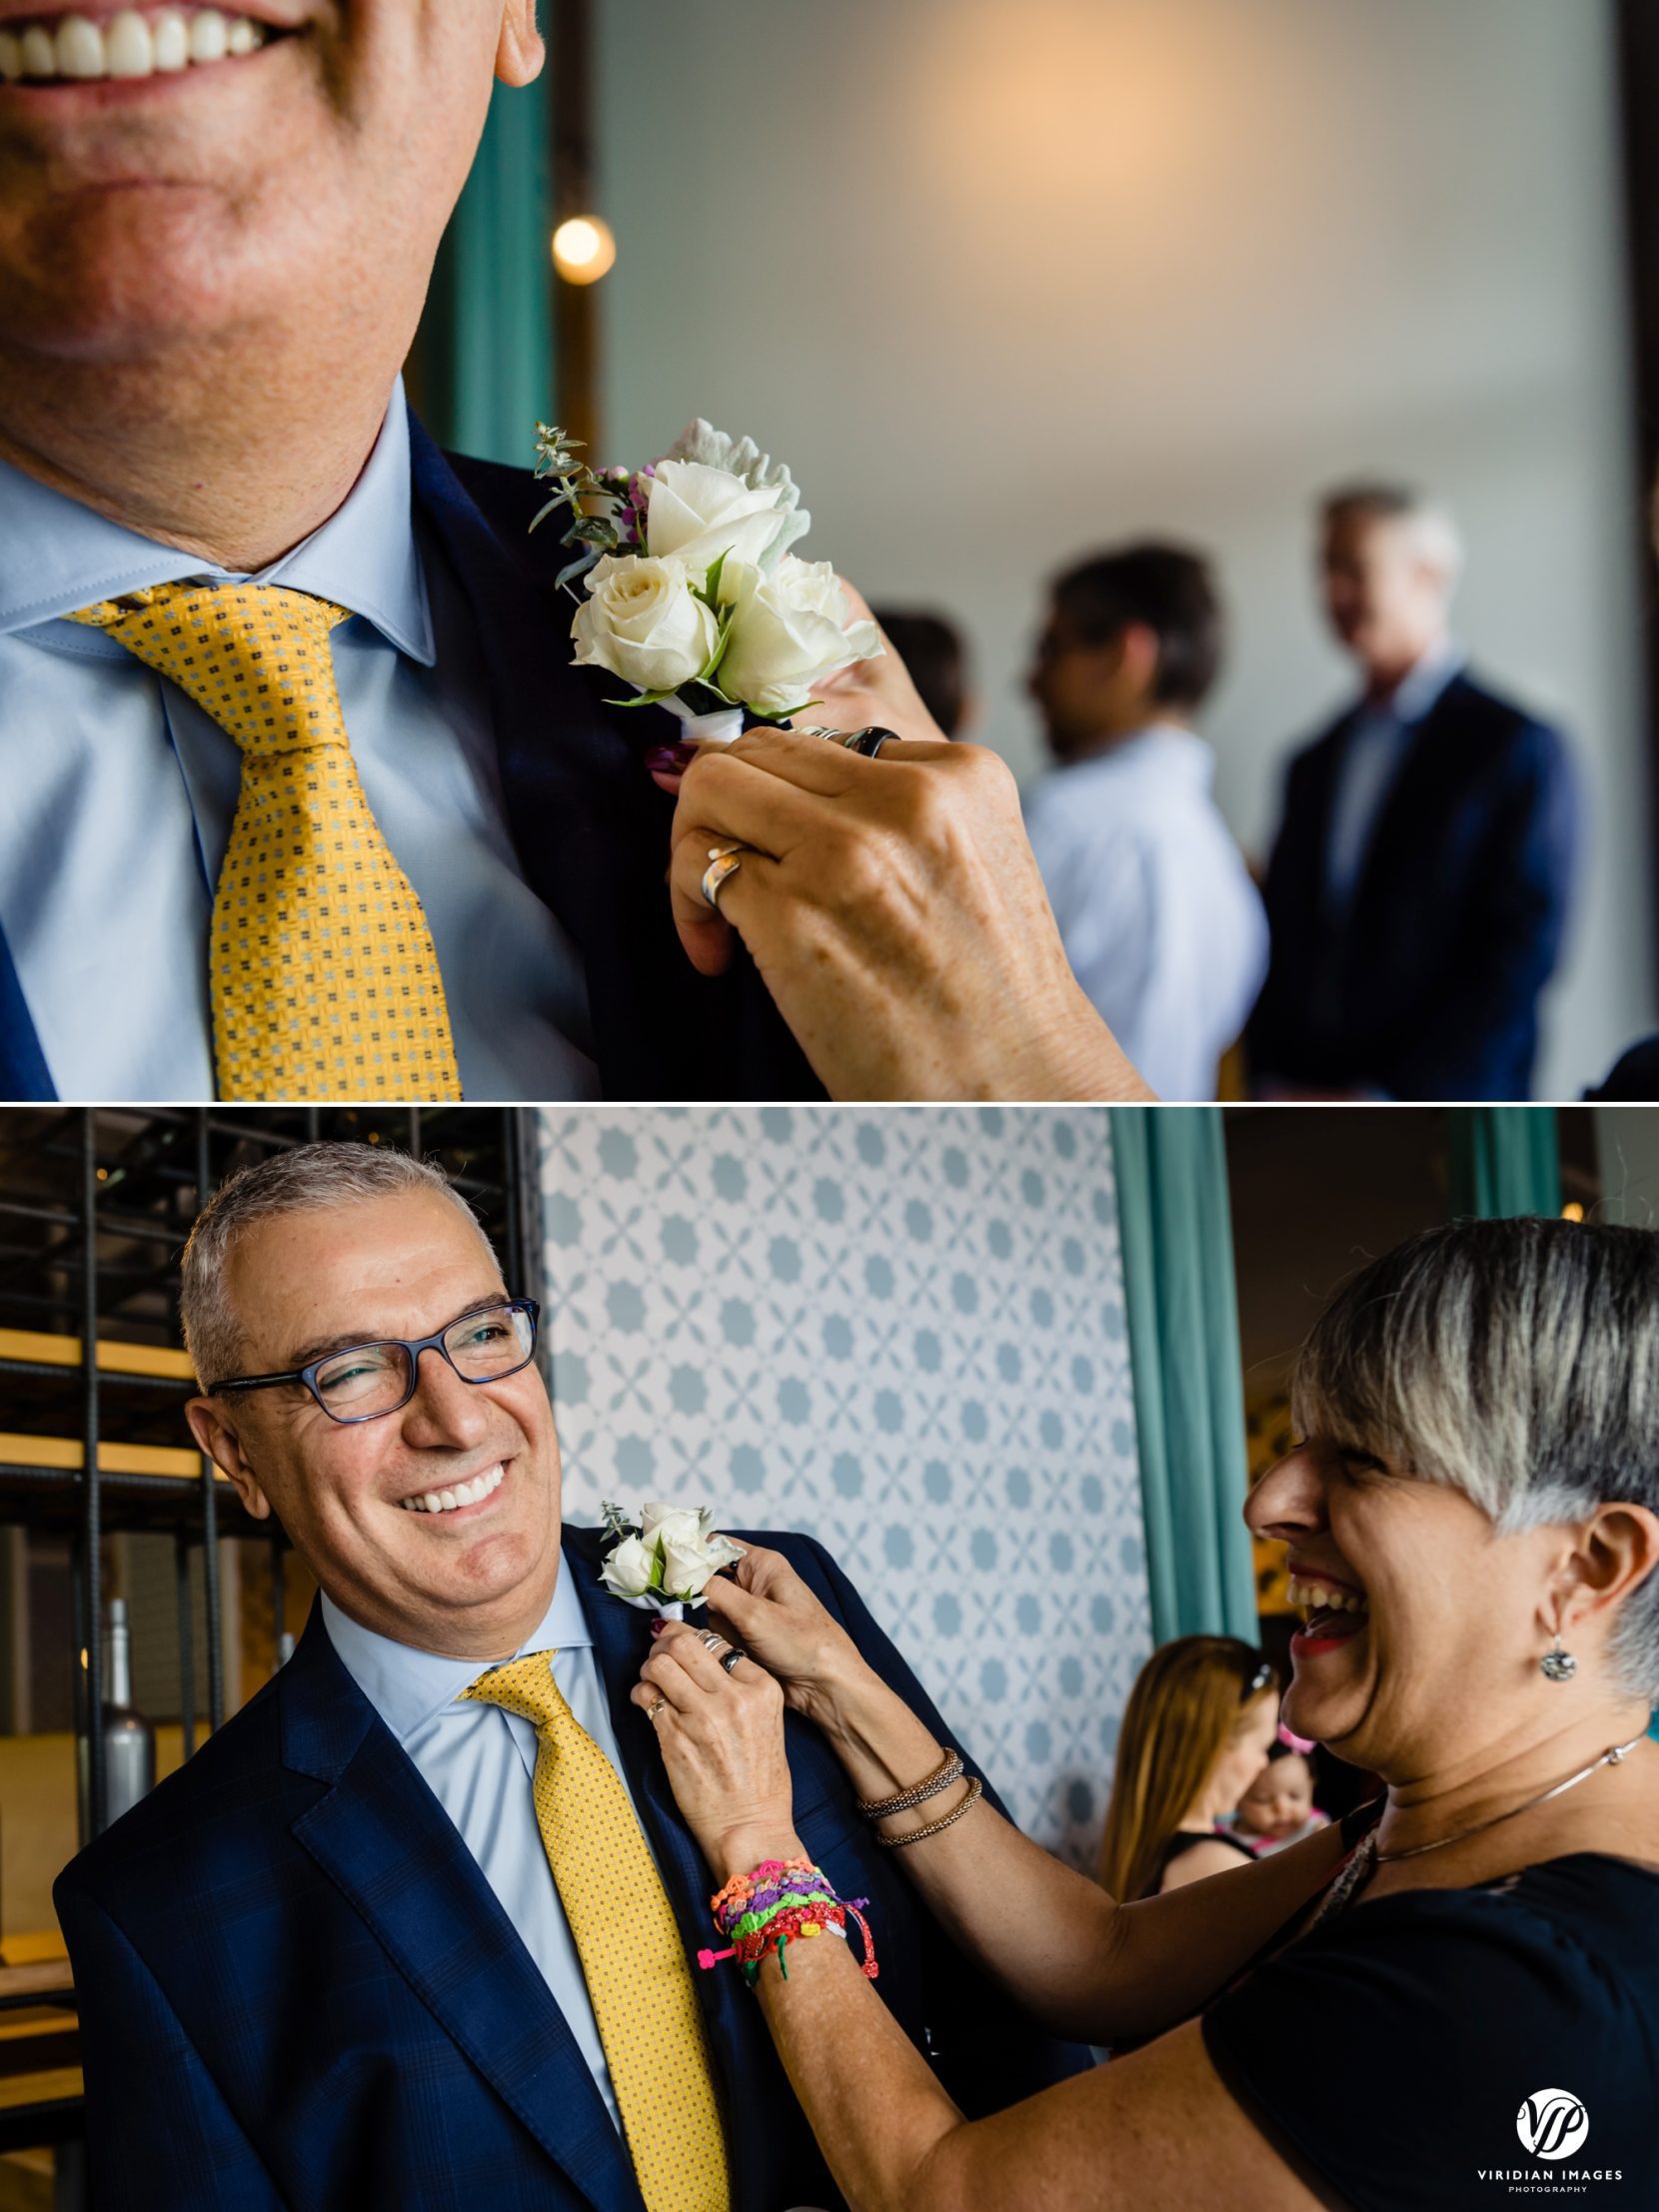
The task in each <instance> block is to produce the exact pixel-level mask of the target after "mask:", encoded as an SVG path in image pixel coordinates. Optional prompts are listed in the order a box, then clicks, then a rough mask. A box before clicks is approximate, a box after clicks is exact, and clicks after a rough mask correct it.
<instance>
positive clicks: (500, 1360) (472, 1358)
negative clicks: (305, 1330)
mask: <svg viewBox="0 0 1659 2212" xmlns="http://www.w3.org/2000/svg"><path fill="white" fill-rule="evenodd" d="M444 1349H445V1351H446V1352H447V1353H448V1354H449V1356H450V1360H451V1362H452V1364H453V1365H454V1368H455V1371H456V1373H457V1374H458V1375H461V1376H463V1377H465V1379H466V1380H467V1381H468V1382H469V1383H488V1382H490V1381H492V1380H493V1379H494V1378H496V1377H498V1376H502V1375H512V1374H515V1373H517V1371H518V1370H519V1369H520V1368H521V1367H524V1366H525V1365H526V1364H527V1363H528V1361H529V1360H530V1357H531V1355H532V1353H533V1352H534V1351H535V1349H536V1325H535V1323H534V1322H533V1321H532V1320H531V1317H530V1316H529V1314H527V1313H523V1312H516V1311H515V1310H514V1309H513V1308H512V1307H509V1306H491V1307H489V1308H487V1309H486V1310H485V1311H484V1312H482V1313H476V1314H467V1315H464V1316H463V1318H462V1319H461V1320H460V1321H458V1322H456V1323H455V1324H454V1325H453V1326H452V1327H451V1328H449V1329H448V1330H446V1331H445V1333H444ZM317 1395H318V1397H319V1398H320V1399H321V1401H322V1403H323V1406H324V1409H325V1411H327V1412H328V1413H331V1414H333V1415H334V1416H335V1418H336V1419H337V1420H340V1421H364V1420H367V1419H370V1418H372V1417H373V1416H374V1415H375V1414H381V1413H392V1412H394V1411H395V1410H396V1409H397V1408H398V1407H399V1406H401V1405H403V1404H404V1403H405V1401H406V1400H407V1399H408V1398H409V1397H410V1395H411V1391H410V1373H409V1353H408V1351H407V1350H406V1349H405V1347H404V1346H403V1345H401V1344H361V1345H357V1346H355V1347H354V1348H353V1349H352V1350H351V1351H349V1352H339V1353H336V1354H335V1356H334V1358H333V1359H331V1360H325V1361H324V1362H323V1364H322V1366H321V1367H319V1368H318V1370H317Z"/></svg>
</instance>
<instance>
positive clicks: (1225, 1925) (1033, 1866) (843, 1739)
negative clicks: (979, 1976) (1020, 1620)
mask: <svg viewBox="0 0 1659 2212" xmlns="http://www.w3.org/2000/svg"><path fill="white" fill-rule="evenodd" d="M821 1724H822V1725H823V1726H824V1729H825V1733H826V1735H827V1736H828V1738H829V1740H830V1743H831V1744H832V1745H833V1746H834V1748H835V1750H836V1752H837V1754H838V1755H839V1757H840V1759H841V1762H842V1764H843V1765H844V1766H845V1768H846V1772H847V1775H848V1778H849V1779H850V1781H851V1783H852V1786H853V1788H854V1789H855V1790H856V1791H857V1793H858V1795H859V1797H860V1798H862V1799H864V1800H866V1801H867V1800H870V1799H873V1798H878V1797H883V1796H894V1795H897V1794H898V1793H900V1792H901V1791H903V1790H906V1789H908V1788H910V1787H911V1786H912V1785H913V1784H915V1783H916V1782H918V1781H920V1780H922V1779H923V1778H924V1777H925V1776H926V1775H927V1774H929V1773H930V1772H931V1771H932V1770H933V1769H934V1768H935V1767H936V1766H937V1764H938V1762H939V1757H940V1754H941V1751H942V1746H941V1745H940V1744H939V1743H938V1742H937V1740H936V1738H935V1737H934V1735H933V1733H932V1731H931V1730H930V1729H929V1728H927V1727H926V1726H925V1725H924V1724H923V1723H922V1722H921V1721H920V1720H918V1719H917V1718H916V1715H915V1714H914V1713H913V1712H912V1711H911V1710H910V1708H909V1706H908V1705H906V1704H905V1703H904V1701H903V1699H902V1698H900V1697H898V1696H897V1695H896V1694H895V1693H894V1692H893V1691H892V1690H890V1689H888V1688H887V1686H886V1684H885V1683H884V1682H882V1681H881V1680H880V1679H879V1678H878V1677H877V1676H876V1675H874V1674H873V1673H867V1672H866V1673H864V1674H860V1675H859V1676H857V1677H856V1678H854V1679H852V1680H850V1681H849V1682H848V1683H847V1684H845V1685H844V1686H842V1687H841V1688H840V1689H839V1690H838V1691H837V1694H836V1696H835V1698H834V1700H833V1704H832V1706H831V1707H830V1708H828V1709H826V1710H825V1711H824V1712H823V1714H822V1716H821ZM965 1788H966V1785H965V1783H962V1782H957V1783H955V1784H953V1785H952V1787H951V1788H950V1789H949V1790H947V1791H943V1792H941V1793H940V1794H939V1795H938V1796H936V1797H930V1798H928V1799H926V1801H925V1802H924V1803H922V1804H921V1805H918V1806H916V1807H915V1808H914V1809H913V1810H911V1811H908V1812H905V1813H901V1814H898V1815H895V1816H894V1817H892V1818H890V1819H886V1820H883V1821H881V1822H880V1828H881V1831H882V1832H883V1833H884V1834H887V1835H894V1836H896V1835H902V1834H905V1833H908V1832H911V1831H913V1830H914V1829H916V1828H918V1827H920V1826H922V1825H923V1824H924V1823H928V1822H931V1821H933V1820H936V1819H939V1818H941V1817H943V1816H944V1815H945V1814H946V1813H948V1812H949V1811H950V1810H951V1809H952V1808H953V1807H954V1806H955V1805H957V1804H958V1803H959V1802H960V1801H961V1798H962V1796H963V1795H964V1793H965ZM1341 1850H1342V1846H1341V1838H1340V1831H1339V1830H1337V1829H1336V1828H1334V1827H1332V1828H1325V1829H1321V1830H1320V1831H1319V1833H1318V1834H1317V1835H1315V1836H1310V1837H1309V1838H1308V1840H1307V1841H1306V1842H1305V1843H1300V1844H1297V1845H1296V1846H1294V1848H1292V1849H1290V1850H1287V1851H1279V1852H1276V1853H1274V1854H1273V1855H1272V1856H1271V1857H1268V1858H1265V1859H1259V1860H1257V1861H1256V1863H1255V1864H1254V1865H1252V1866H1241V1867H1240V1868H1239V1869H1238V1871H1237V1872H1236V1873H1231V1874H1217V1875H1214V1876H1213V1877H1211V1879H1209V1880H1208V1881H1201V1882H1194V1883H1192V1884H1191V1885H1190V1886H1189V1887H1187V1888H1185V1889H1176V1890H1171V1891H1169V1892H1168V1893H1167V1894H1166V1895H1163V1896H1159V1897H1150V1898H1147V1899H1146V1900H1144V1902H1142V1903H1139V1904H1131V1905H1126V1906H1119V1905H1118V1904H1117V1903H1116V1902H1114V1900H1113V1899H1112V1898H1111V1897H1109V1896H1108V1895H1107V1894H1106V1892H1105V1891H1104V1890H1103V1889H1101V1888H1100V1887H1099V1886H1098V1884H1097V1883H1095V1882H1093V1881H1090V1880H1088V1879H1087V1878H1086V1876H1084V1875H1082V1874H1079V1873H1077V1872H1075V1871H1074V1870H1073V1869H1072V1868H1071V1867H1069V1866H1064V1865H1062V1864H1061V1863H1060V1861H1059V1860H1058V1859H1056V1858H1054V1857H1053V1856H1052V1855H1051V1854H1050V1853H1049V1852H1047V1851H1045V1850H1043V1849H1041V1848H1040V1846H1039V1845H1037V1844H1035V1843H1033V1842H1032V1841H1031V1840H1030V1839H1029V1837H1028V1836H1024V1835H1021V1834H1020V1832H1019V1831H1018V1829H1017V1828H1015V1827H1013V1826H1011V1825H1010V1824H1009V1822H1007V1821H1006V1820H1004V1819H1003V1818H1002V1817H1001V1816H1000V1814H998V1813H997V1812H995V1811H994V1810H993V1809H992V1808H991V1807H990V1806H989V1805H986V1804H983V1803H980V1804H976V1805H974V1806H973V1807H972V1808H971V1810H969V1811H968V1812H967V1813H965V1814H964V1815H963V1817H962V1818H961V1819H960V1820H958V1821H956V1822H955V1823H954V1824H953V1825H952V1826H951V1827H948V1828H946V1829H944V1830H943V1831H942V1832H941V1833H939V1834H937V1835H930V1836H927V1837H924V1838H923V1839H922V1840H921V1841H919V1842H917V1843H913V1844H910V1845H907V1846H901V1847H899V1848H898V1850H897V1852H896V1855H897V1857H898V1859H899V1862H900V1863H901V1865H902V1866H903V1868H904V1871H905V1873H906V1874H907V1875H908V1876H909V1877H910V1879H911V1880H912V1881H913V1883H914V1884H915V1886H916V1888H917V1889H918V1890H919V1891H920V1893H921V1895H922V1896H923V1897H924V1898H925V1899H926V1901H927V1903H928V1905H929V1906H930V1908H931V1909H932V1912H933V1915H934V1917H935V1918H936V1919H937V1920H938V1921H939V1922H940V1924H941V1925H942V1926H943V1927H944V1928H945V1930H946V1931H947V1932H948V1934H949V1935H950V1936H951V1937H952V1939H953V1940H954V1941H955V1942H956V1944H957V1945H958V1946H959V1948H960V1949H962V1950H963V1951H965V1952H966V1953H967V1955H968V1956H969V1957H971V1958H973V1959H974V1960H975V1961H976V1962H977V1963H978V1964H979V1965H980V1966H981V1967H983V1968H984V1970H985V1971H986V1972H987V1973H989V1974H990V1975H992V1976H993V1978H994V1979H995V1980H996V1981H997V1982H999V1983H1000V1984H1001V1986H1002V1987H1003V1988H1004V1989H1006V1990H1007V1991H1008V1993H1009V1994H1010V1995H1011V1996H1013V1997H1014V1998H1015V1999H1017V2001H1018V2002H1019V2003H1020V2005H1021V2006H1022V2007H1023V2008H1024V2010H1025V2011H1026V2012H1028V2013H1029V2014H1030V2016H1031V2017H1032V2018H1033V2019H1034V2020H1036V2021H1037V2022H1038V2023H1039V2025H1041V2026H1042V2027H1044V2028H1046V2029H1048V2030H1049V2031H1050V2032H1051V2033H1054V2034H1059V2035H1067V2036H1074V2037H1077V2038H1080V2039H1081V2040H1083V2041H1087V2042H1093V2043H1116V2042H1130V2041H1134V2042H1138V2041H1142V2040H1144V2039H1145V2038H1146V2037H1148V2036H1151V2035H1157V2034H1161V2033H1162V2032H1163V2030H1164V2029H1166V2028H1169V2027H1173V2026H1174V2025H1176V2023H1177V2022H1179V2021H1181V2020H1185V2019H1188V2018H1190V2017H1191V2015H1192V2014H1193V2013H1194V2012H1196V2011H1198V2010H1199V2009H1200V2007H1201V2006H1203V2005H1204V2004H1205V2003H1206V2002H1207V2001H1208V2000H1209V1998H1210V1997H1212V1996H1213V1995H1214V1994H1215V1992H1216V1991H1217V1990H1218V1989H1220V1988H1223V1987H1224V1986H1225V1985H1226V1983H1227V1982H1228V1981H1230V1980H1231V1978H1232V1977H1233V1975H1234V1974H1236V1973H1237V1972H1238V1971H1239V1970H1240V1969H1241V1968H1242V1967H1244V1966H1245V1965H1247V1964H1248V1962H1249V1961H1250V1959H1252V1958H1253V1957H1254V1956H1255V1954H1256V1952H1257V1951H1258V1950H1260V1949H1261V1947H1262V1945H1263V1944H1264V1943H1266V1942H1268V1941H1269V1940H1270V1939H1271V1938H1272V1936H1273V1935H1274V1934H1275V1933H1276V1932H1277V1931H1278V1929H1279V1928H1280V1927H1281V1926H1283V1924H1284V1923H1285V1921H1287V1920H1288V1919H1290V1918H1291V1916H1292V1915H1293V1914H1294V1913H1295V1912H1296V1911H1297V1909H1298V1908H1299V1907H1300V1906H1301V1905H1303V1904H1305V1903H1306V1902H1307V1901H1308V1899H1309V1898H1311V1897H1312V1896H1314V1895H1315V1894H1316V1893H1317V1892H1318V1890H1319V1889H1320V1888H1321V1887H1323V1885H1324V1883H1325V1882H1326V1881H1328V1880H1329V1878H1330V1875H1331V1873H1332V1872H1333V1871H1334V1869H1335V1866H1336V1864H1337V1862H1338V1860H1339V1859H1340V1857H1341ZM879 1937H880V1931H879V1929H877V1930H876V1938H877V1942H879Z"/></svg>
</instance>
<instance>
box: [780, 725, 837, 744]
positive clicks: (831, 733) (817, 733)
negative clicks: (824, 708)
mask: <svg viewBox="0 0 1659 2212" xmlns="http://www.w3.org/2000/svg"><path fill="white" fill-rule="evenodd" d="M792 726H793V728H794V730H795V733H796V735H797V736H798V737H828V738H829V739H830V743H831V744H833V743H834V741H835V740H836V738H838V737H839V736H840V734H841V732H840V731H839V730H838V729H826V728H825V726H824V724H823V723H822V722H796V723H794V724H793V725H792Z"/></svg>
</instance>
